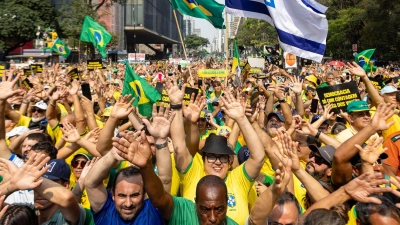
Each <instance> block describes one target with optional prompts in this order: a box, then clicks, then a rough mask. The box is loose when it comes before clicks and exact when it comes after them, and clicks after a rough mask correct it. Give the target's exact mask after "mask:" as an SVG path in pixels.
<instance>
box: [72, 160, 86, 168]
mask: <svg viewBox="0 0 400 225" xmlns="http://www.w3.org/2000/svg"><path fill="white" fill-rule="evenodd" d="M86 163H87V161H79V162H78V161H72V162H71V166H72V167H73V168H76V167H78V165H80V166H81V168H83V167H85V165H86Z"/></svg>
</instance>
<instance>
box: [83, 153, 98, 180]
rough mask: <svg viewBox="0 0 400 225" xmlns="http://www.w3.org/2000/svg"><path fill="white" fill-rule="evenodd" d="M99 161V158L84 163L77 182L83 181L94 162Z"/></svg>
mask: <svg viewBox="0 0 400 225" xmlns="http://www.w3.org/2000/svg"><path fill="white" fill-rule="evenodd" d="M99 159H100V157H94V158H93V159H92V160H90V161H88V162H86V165H85V167H83V170H82V172H81V176H80V177H79V180H82V181H84V180H85V177H86V175H87V174H88V173H89V171H90V169H91V168H92V167H93V166H94V164H96V162H97V161H98V160H99Z"/></svg>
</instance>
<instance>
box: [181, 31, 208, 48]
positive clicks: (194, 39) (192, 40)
mask: <svg viewBox="0 0 400 225" xmlns="http://www.w3.org/2000/svg"><path fill="white" fill-rule="evenodd" d="M184 43H185V45H186V48H187V49H189V50H195V49H197V48H198V47H201V46H207V45H208V44H210V42H209V41H208V39H207V38H203V37H199V36H197V35H195V34H192V35H188V36H186V38H185V41H184Z"/></svg>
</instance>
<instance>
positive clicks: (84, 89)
mask: <svg viewBox="0 0 400 225" xmlns="http://www.w3.org/2000/svg"><path fill="white" fill-rule="evenodd" d="M81 88H82V95H83V96H85V97H86V98H88V99H89V100H92V93H90V85H89V84H82V85H81Z"/></svg>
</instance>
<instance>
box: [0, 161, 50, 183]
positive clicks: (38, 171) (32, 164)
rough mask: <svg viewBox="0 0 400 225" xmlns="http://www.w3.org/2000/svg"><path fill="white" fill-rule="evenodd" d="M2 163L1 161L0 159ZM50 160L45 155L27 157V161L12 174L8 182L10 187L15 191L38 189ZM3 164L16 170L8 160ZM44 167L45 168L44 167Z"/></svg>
mask: <svg viewBox="0 0 400 225" xmlns="http://www.w3.org/2000/svg"><path fill="white" fill-rule="evenodd" d="M0 160H1V161H2V162H5V161H3V159H0ZM49 160H50V157H48V156H46V155H45V154H36V153H35V154H34V155H32V157H29V159H28V161H27V162H26V163H25V164H24V165H23V166H22V167H21V168H19V169H17V170H16V172H15V173H14V174H13V177H12V178H11V180H10V186H12V187H14V188H15V189H16V190H32V189H34V188H36V187H39V186H40V185H41V184H42V182H43V180H41V179H40V178H41V177H42V176H43V175H44V174H45V173H46V172H47V170H48V169H49V168H50V165H46V163H47V162H48V161H49ZM6 161H8V162H5V163H6V164H7V166H8V167H9V168H11V167H13V169H11V170H14V171H15V169H16V165H15V164H14V163H12V162H11V161H9V160H6ZM45 165H46V166H45Z"/></svg>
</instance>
